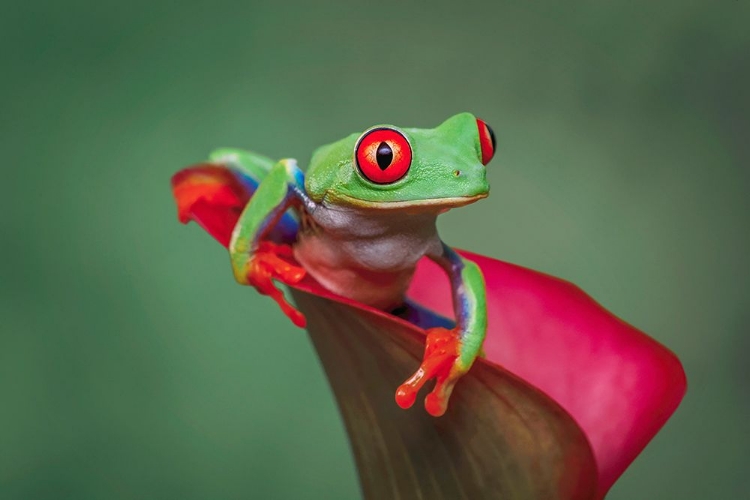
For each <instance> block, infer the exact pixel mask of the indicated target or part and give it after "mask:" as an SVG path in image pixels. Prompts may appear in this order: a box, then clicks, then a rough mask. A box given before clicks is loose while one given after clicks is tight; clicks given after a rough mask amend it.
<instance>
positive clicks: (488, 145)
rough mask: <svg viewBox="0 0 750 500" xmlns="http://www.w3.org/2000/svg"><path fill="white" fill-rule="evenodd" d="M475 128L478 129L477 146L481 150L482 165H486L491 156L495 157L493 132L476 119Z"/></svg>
mask: <svg viewBox="0 0 750 500" xmlns="http://www.w3.org/2000/svg"><path fill="white" fill-rule="evenodd" d="M477 128H478V129H479V145H480V146H481V148H482V165H487V164H488V163H489V162H490V160H491V159H492V157H493V156H495V147H496V146H497V141H496V140H495V132H493V131H492V129H491V128H490V126H489V125H487V124H486V123H484V122H483V121H482V120H480V119H479V118H477Z"/></svg>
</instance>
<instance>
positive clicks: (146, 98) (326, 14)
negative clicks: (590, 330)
mask: <svg viewBox="0 0 750 500" xmlns="http://www.w3.org/2000/svg"><path fill="white" fill-rule="evenodd" d="M749 14H750V10H749V9H748V3H747V2H744V1H720V2H687V1H684V2H650V1H639V2H631V1H628V2H624V1H623V2H606V3H605V2H596V1H588V2H576V3H558V2H489V1H485V2H480V1H471V0H467V1H462V2H451V3H445V4H439V3H436V2H395V1H394V2H390V1H381V2H377V3H376V2H347V3H343V2H342V3H333V2H326V1H321V2H315V3H312V2H295V1H286V2H253V1H244V2H227V1H218V0H217V1H212V2H175V1H171V2H164V1H148V2H146V1H135V0H134V1H129V2H122V1H109V0H105V1H96V2H94V1H76V0H69V1H65V2H51V1H50V2H7V1H6V2H3V4H2V10H1V11H0V40H1V42H0V55H1V57H2V78H1V79H0V95H1V96H2V110H1V111H0V127H1V134H0V144H1V145H2V154H3V162H2V177H1V178H0V179H1V180H0V187H1V188H2V197H0V207H1V208H2V213H3V217H2V221H1V222H0V225H1V226H2V233H0V234H1V238H2V244H1V245H0V257H1V258H0V498H2V499H81V500H82V499H104V498H106V499H109V500H116V499H133V498H138V499H147V498H154V499H157V498H158V499H171V498H175V499H208V498H211V499H219V498H232V499H235V498H236V499H239V498H258V499H261V498H263V499H266V498H267V499H319V498H326V499H354V498H357V495H358V487H357V483H356V476H355V469H354V466H353V464H352V459H351V457H350V454H349V450H348V447H347V442H346V438H345V434H344V431H343V428H342V425H341V420H340V418H339V416H338V414H337V410H336V407H335V404H334V401H333V398H332V396H331V394H330V392H329V389H328V386H327V383H326V381H325V378H324V375H323V372H322V369H321V367H320V365H319V364H318V361H317V359H316V356H315V353H314V352H313V350H312V348H311V345H310V343H309V341H308V340H307V338H306V336H305V334H304V333H303V332H302V331H300V330H297V329H295V328H294V327H293V326H292V325H291V323H290V322H289V321H288V320H286V318H285V317H283V316H282V314H281V313H280V312H279V310H278V309H277V308H276V307H275V306H274V305H273V304H272V303H271V301H270V300H268V299H267V298H263V297H260V296H258V295H257V294H256V293H254V291H253V290H252V289H245V288H241V287H239V286H237V285H236V284H235V283H234V281H233V278H232V275H231V272H230V267H229V262H228V259H227V256H226V254H225V252H224V250H223V249H221V248H220V247H219V246H218V245H217V244H215V243H214V242H213V241H212V240H211V239H210V238H209V237H208V236H206V235H205V234H203V233H202V231H201V230H200V229H199V228H198V227H197V226H195V225H191V226H188V227H184V226H181V225H180V224H178V223H177V220H176V216H175V208H174V205H173V201H172V198H171V194H170V190H169V177H170V175H171V174H172V173H173V172H174V171H176V170H177V169H179V168H181V167H183V166H185V165H189V164H191V163H195V162H198V161H200V160H202V159H204V158H205V157H206V154H207V153H208V152H209V151H210V150H212V149H213V148H216V147H218V146H236V147H244V148H248V149H253V150H256V151H258V152H262V153H264V154H267V155H269V156H271V157H275V158H280V157H295V158H298V159H299V160H300V162H301V164H302V165H305V164H306V162H307V161H308V159H309V156H310V153H311V151H312V150H313V149H314V148H315V147H316V146H318V145H321V144H325V143H327V142H331V141H334V140H336V139H339V138H341V137H343V136H345V135H346V134H349V133H351V132H354V131H358V130H362V129H364V128H366V127H368V126H370V125H373V124H376V123H394V124H398V125H402V126H418V127H431V126H434V125H437V124H438V123H440V122H441V121H442V120H444V119H445V118H447V117H449V116H451V115H452V114H454V113H456V112H459V111H464V110H466V111H472V112H474V113H475V114H477V115H479V116H481V117H482V118H484V119H485V120H486V121H487V122H489V123H490V124H492V126H493V128H494V129H495V131H496V133H497V136H498V141H499V152H498V154H497V156H496V159H495V160H494V161H493V162H492V163H491V164H490V167H489V178H490V181H491V184H492V195H491V197H490V198H489V199H487V200H485V201H482V202H481V203H478V204H476V205H474V206H471V207H467V208H463V209H460V210H455V211H453V212H451V213H449V214H447V215H445V216H443V218H442V220H441V222H440V229H441V233H442V235H443V237H444V238H445V239H446V241H448V242H450V243H451V244H453V245H456V246H459V247H463V248H467V249H470V250H473V251H476V252H480V253H484V254H487V255H491V256H494V257H497V258H501V259H504V260H508V261H511V262H514V263H518V264H521V265H524V266H528V267H532V268H535V269H539V270H542V271H545V272H548V273H551V274H554V275H557V276H561V277H563V278H566V279H569V280H571V281H573V282H575V283H577V284H579V285H580V286H581V287H583V288H584V289H585V290H587V291H588V292H589V293H590V294H592V295H593V296H594V297H596V298H597V299H598V300H599V301H601V302H602V303H603V304H604V305H605V306H606V307H608V308H609V309H610V310H612V311H614V312H615V313H617V314H618V315H620V316H621V317H623V318H625V319H626V320H628V321H629V322H631V323H633V324H634V325H636V326H638V327H639V328H641V329H643V330H645V331H647V332H649V333H650V334H651V335H653V336H654V337H655V338H657V339H658V340H660V341H661V342H663V343H664V344H666V345H667V346H669V347H670V348H672V349H673V350H674V351H675V352H676V353H677V354H678V355H679V356H680V358H681V359H682V361H683V363H684V366H685V369H686V371H687V375H688V379H689V389H688V393H687V396H686V398H685V400H684V403H683V404H682V406H681V407H680V408H679V410H678V411H677V413H676V414H675V416H674V417H673V418H672V419H671V420H670V422H669V423H668V424H667V425H666V427H665V428H664V430H663V432H662V433H661V434H659V435H658V436H657V437H656V439H655V440H654V441H653V442H652V443H651V445H650V446H649V447H648V448H647V449H646V450H645V451H644V453H643V454H642V455H641V456H640V457H639V458H638V459H637V460H636V461H635V463H634V464H633V465H632V467H631V468H630V469H629V470H628V471H627V472H626V474H625V475H624V476H623V477H622V479H621V480H620V481H619V482H618V483H617V484H616V485H615V487H614V489H613V490H612V492H611V494H610V496H609V498H610V499H612V500H622V499H652V498H653V499H706V498H712V499H713V498H716V499H734V498H743V497H746V496H745V495H746V494H747V493H748V492H749V491H750V479H749V478H750V475H749V474H748V470H750V451H749V450H750V427H749V426H748V422H749V421H750V396H749V395H748V385H749V383H750V368H748V366H750V365H748V361H747V359H748V354H750V337H749V336H748V328H749V326H750V308H749V307H748V305H749V304H748V301H749V296H748V285H747V283H748V280H749V279H750V265H748V251H749V250H750V248H748V247H749V245H748V231H749V229H750V224H749V222H750V221H749V220H748V219H749V218H750V217H749V214H750V201H748V188H750V175H749V174H748V172H747V169H748V166H749V165H750V141H748V132H749V130H750V129H749V128H748V123H747V118H748V110H749V109H750V108H749V107H748V89H749V88H750V56H749V55H750V36H749V35H748V25H750V22H749V21H750V15H749Z"/></svg>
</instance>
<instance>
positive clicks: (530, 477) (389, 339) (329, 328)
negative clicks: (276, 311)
mask: <svg viewBox="0 0 750 500" xmlns="http://www.w3.org/2000/svg"><path fill="white" fill-rule="evenodd" d="M292 293H293V295H294V297H295V300H296V302H297V305H298V306H299V308H300V309H301V310H302V312H304V314H305V315H306V316H307V320H308V332H309V335H310V337H311V339H312V341H313V343H314V345H315V348H316V349H317V351H318V355H319V357H320V359H321V362H322V363H323V366H324V368H325V371H326V373H327V375H328V379H329V381H330V383H331V386H332V388H333V391H334V393H335V395H336V399H337V401H338V405H339V409H340V411H341V414H342V416H343V418H344V422H345V425H346V428H347V432H348V434H349V439H350V442H351V446H352V450H353V452H354V456H355V460H356V462H357V468H358V471H359V478H360V484H361V486H362V490H363V493H364V497H365V498H366V499H368V500H375V499H377V500H381V499H412V498H420V499H425V500H440V499H446V500H447V499H450V500H456V499H462V498H465V499H472V500H475V499H485V498H498V499H504V500H511V499H518V500H532V499H534V500H536V499H545V500H546V499H590V498H594V497H595V494H596V477H597V469H596V464H595V462H594V458H593V454H592V452H591V448H590V447H589V444H588V442H587V440H586V438H585V436H584V434H583V431H582V430H581V429H580V428H579V427H578V426H577V425H576V424H575V422H574V421H573V420H572V418H571V417H570V416H569V415H568V414H567V413H566V412H565V411H564V410H563V409H562V408H560V407H559V406H558V405H557V404H556V403H554V402H553V401H552V400H551V399H549V398H548V397H547V396H545V395H544V394H542V393H541V392H539V391H537V390H536V389H534V388H533V387H531V386H530V385H528V384H527V383H525V382H524V381H522V380H520V379H519V378H517V377H515V376H513V375H512V374H510V373H508V372H507V371H505V370H503V369H502V368H500V367H498V366H496V365H493V364H491V363H488V362H486V361H484V360H479V361H477V362H476V363H475V364H474V367H473V368H472V369H471V371H470V372H469V374H468V375H467V376H465V377H464V378H463V379H462V380H461V381H459V383H458V384H457V386H456V389H455V391H454V393H453V395H452V397H451V400H450V406H449V409H448V412H447V413H446V414H445V415H444V416H442V417H440V418H434V417H431V416H430V415H428V414H427V413H426V411H425V410H424V408H422V407H421V405H420V404H419V401H420V400H418V403H417V404H415V406H414V407H413V408H412V409H410V410H406V411H404V410H402V409H401V408H399V407H398V406H397V405H396V402H395V400H394V394H395V390H396V388H397V387H398V385H399V384H401V383H402V382H403V381H404V380H405V379H406V378H407V377H408V376H409V375H411V373H412V372H413V371H414V370H415V369H416V368H417V367H418V366H419V361H420V360H421V357H422V352H423V348H424V333H423V331H422V330H420V329H418V328H416V327H413V326H410V325H407V324H404V322H402V321H398V320H395V319H389V318H387V317H383V316H380V315H377V314H374V313H371V312H369V311H365V310H360V309H356V308H354V307H351V306H348V305H345V304H342V303H337V302H333V301H330V300H328V299H324V298H321V297H317V296H314V295H310V294H308V293H305V292H301V291H299V290H293V291H292Z"/></svg>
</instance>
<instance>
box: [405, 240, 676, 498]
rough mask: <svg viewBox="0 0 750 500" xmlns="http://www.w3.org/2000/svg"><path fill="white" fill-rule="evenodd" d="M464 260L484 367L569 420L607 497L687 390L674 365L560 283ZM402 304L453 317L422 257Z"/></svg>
mask: <svg viewBox="0 0 750 500" xmlns="http://www.w3.org/2000/svg"><path fill="white" fill-rule="evenodd" d="M461 253H462V254H463V255H464V256H465V257H467V258H469V259H471V260H473V261H474V262H476V263H477V264H478V265H479V266H480V268H481V269H482V272H483V273H484V277H485V281H486V283H487V300H488V315H489V329H488V334H487V340H486V341H485V352H486V355H487V359H488V360H490V361H492V362H495V363H497V364H499V365H501V366H503V367H504V368H506V369H507V370H509V371H510V372H511V373H514V374H516V375H517V376H519V377H521V378H522V379H524V380H526V381H528V382H530V383H531V384H532V385H534V386H536V387H537V388H539V389H541V390H542V391H543V392H545V393H546V394H548V395H549V396H550V397H551V398H552V399H553V400H555V401H556V402H557V403H558V404H560V405H561V406H562V407H563V408H565V409H566V410H567V411H568V412H569V413H570V414H571V415H572V416H573V418H574V419H575V420H576V421H577V422H578V424H579V425H580V426H581V427H582V428H583V430H584V432H585V433H586V436H587V437H588V439H589V441H590V443H591V446H592V448H593V450H594V456H595V458H596V461H597V466H598V469H599V494H600V495H601V496H604V494H605V493H606V492H607V491H608V490H609V488H610V487H611V486H612V484H613V483H614V482H615V481H616V480H617V478H618V477H620V475H621V474H622V473H623V472H624V471H625V469H626V468H627V467H628V465H630V463H631V462H632V461H633V459H635V457H636V456H637V455H638V454H639V453H640V452H641V450H643V448H644V447H645V446H646V444H648V442H649V441H650V440H651V439H652V438H653V437H654V435H655V434H656V433H657V432H658V431H659V429H660V428H661V427H662V426H663V425H664V423H665V422H666V421H667V419H668V418H669V416H670V415H671V414H672V413H673V412H674V411H675V409H676V408H677V406H678V405H679V403H680V400H681V399H682V397H683V395H684V393H685V390H686V379H685V373H684V371H683V369H682V365H681V364H680V361H679V360H678V359H677V357H676V356H675V355H674V354H673V353H672V352H671V351H670V350H668V349H667V348H666V347H664V346H663V345H661V344H659V343H658V342H657V341H655V340H654V339H652V338H650V337H648V336H647V335H646V334H644V333H643V332H641V331H640V330H638V329H636V328H634V327H633V326H631V325H628V324H627V323H625V322H624V321H622V320H621V319H619V318H617V317H616V316H614V315H613V314H612V313H610V312H609V311H607V310H606V309H604V308H603V307H602V306H601V305H599V304H598V303H597V302H595V301H594V300H593V299H592V298H591V297H589V296H588V295H586V293H584V292H583V291H582V290H581V289H580V288H578V287H576V286H575V285H573V284H571V283H569V282H567V281H564V280H561V279H558V278H555V277H552V276H549V275H546V274H542V273H539V272H536V271H532V270H530V269H526V268H523V267H520V266H516V265H513V264H509V263H506V262H501V261H498V260H494V259H490V258H488V257H483V256H481V255H476V254H471V253H469V252H461ZM409 297H410V298H411V299H413V300H415V301H417V302H419V303H420V304H422V305H424V306H426V307H428V308H431V309H433V310H435V311H437V312H438V313H441V314H444V315H446V316H452V305H451V297H450V288H449V284H448V280H447V278H446V277H445V273H444V272H443V271H442V270H441V269H440V268H439V267H438V266H437V265H435V264H434V263H432V262H430V261H428V260H426V259H423V260H422V262H420V264H419V268H418V270H417V273H416V275H415V278H414V281H413V283H412V286H411V288H410V290H409Z"/></svg>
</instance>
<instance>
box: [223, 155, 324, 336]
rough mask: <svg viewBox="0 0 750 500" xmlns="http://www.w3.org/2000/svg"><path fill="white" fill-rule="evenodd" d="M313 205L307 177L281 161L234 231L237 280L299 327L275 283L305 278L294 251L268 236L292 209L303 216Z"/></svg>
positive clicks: (300, 320)
mask: <svg viewBox="0 0 750 500" xmlns="http://www.w3.org/2000/svg"><path fill="white" fill-rule="evenodd" d="M312 203H313V202H312V201H311V200H310V199H309V198H308V197H307V196H306V195H305V193H304V175H303V174H302V171H301V170H300V169H299V168H298V167H297V163H296V162H295V161H294V160H291V159H285V160H281V161H279V162H278V163H276V165H274V166H273V168H271V170H270V171H269V172H268V175H267V176H266V177H265V178H264V179H263V181H262V182H261V183H260V184H259V185H258V188H257V191H256V192H255V193H254V194H253V196H252V198H251V200H250V202H249V203H248V204H247V206H246V207H245V208H244V210H243V211H242V214H241V215H240V218H239V220H238V221H237V224H236V225H235V227H234V229H233V231H232V238H231V241H230V243H229V255H230V257H231V261H232V270H233V271H234V277H235V279H236V280H237V281H238V282H239V283H241V284H243V285H253V286H254V287H255V288H256V289H257V290H258V291H259V292H260V293H262V294H264V295H268V296H270V297H271V298H272V299H274V300H275V301H276V302H277V303H278V304H279V306H280V307H281V309H282V311H283V312H284V313H285V314H286V315H287V316H289V318H290V319H291V320H292V322H294V324H295V325H297V326H304V324H305V318H304V316H303V315H302V314H301V313H300V312H299V311H297V310H296V309H294V307H292V306H291V304H289V303H288V302H287V301H286V298H285V297H284V294H283V293H282V292H281V291H280V290H279V289H278V288H276V286H275V285H274V284H273V279H278V280H280V281H282V282H285V283H289V284H293V283H297V282H299V281H300V280H301V279H302V278H303V277H304V276H305V270H304V268H302V267H300V266H299V265H298V264H297V263H296V262H295V261H294V258H293V255H292V252H291V248H290V247H289V246H287V245H278V244H276V243H273V242H270V241H268V238H267V235H268V234H269V232H270V231H272V230H273V228H274V227H275V226H276V225H277V224H278V223H279V221H280V220H281V219H282V218H283V216H284V215H286V214H287V212H288V211H289V210H290V209H294V210H298V211H300V212H304V211H305V210H307V209H310V208H311V204H312Z"/></svg>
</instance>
